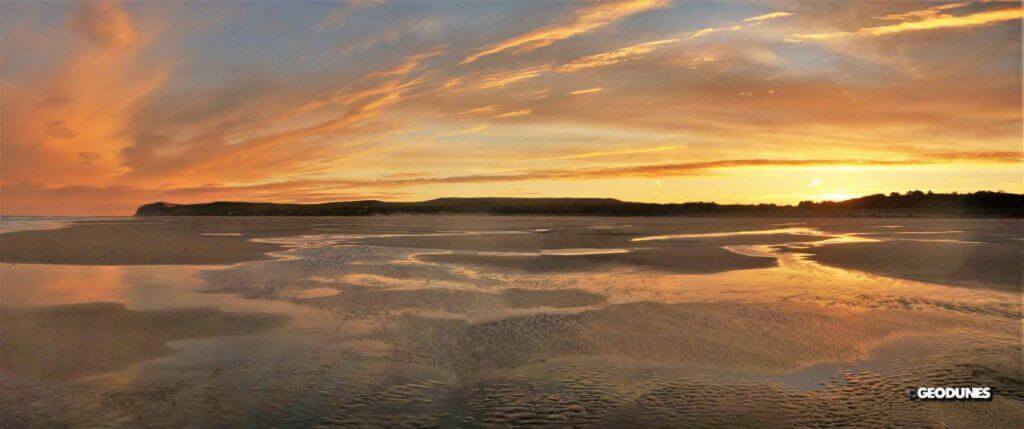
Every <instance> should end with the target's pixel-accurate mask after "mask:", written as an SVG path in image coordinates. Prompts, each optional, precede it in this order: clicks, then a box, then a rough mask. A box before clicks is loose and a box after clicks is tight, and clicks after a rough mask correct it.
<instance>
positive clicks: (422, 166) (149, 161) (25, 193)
mask: <svg viewBox="0 0 1024 429" xmlns="http://www.w3.org/2000/svg"><path fill="white" fill-rule="evenodd" d="M1021 23H1022V5H1021V3H1020V2H1003V1H982V2H914V1H893V2H884V1H870V2H862V1H852V0H847V1H838V2H828V1H808V2H784V1H770V0H765V1H756V0H751V1H734V2H725V1H722V2H700V1H670V0H624V1H614V2H612V1H609V2H589V1H587V2H568V1H557V2H555V1H516V2H499V1H478V2H470V1H436V2H408V1H405V2H385V1H372V0H364V1H353V2H346V3H331V2H308V3H306V2H283V1H280V2H257V1H245V2H241V1H233V2H207V3H199V2H142V1H139V2H122V3H118V2H107V1H103V2H85V1H81V2H28V1H3V2H0V214H3V215H28V214H34V215H130V214H132V213H133V212H134V209H135V208H136V207H138V206H139V205H141V204H145V203H149V202H154V201H167V202H173V203H196V202H208V201H216V200H230V201H275V202H300V203H317V202H327V201H346V200H361V199H379V200H389V201H417V200H425V199H431V198H437V197H487V196H500V197H609V198H618V199H622V200H630V201H649V202H683V201H716V202H720V203H761V202H766V203H780V204H793V203H796V202H799V201H802V200H841V199H845V198H849V197H852V196H860V195H867V194H873V193H889V192H893V191H898V192H906V191H908V190H917V189H920V190H932V191H935V192H951V191H957V192H969V191H976V190H1002V191H1007V192H1018V193H1019V192H1024V167H1022V137H1024V135H1022V132H1024V117H1022V98H1021V97H1022V88H1021V85H1022V84H1021V81H1022V56H1021V37H1022V35H1021Z"/></svg>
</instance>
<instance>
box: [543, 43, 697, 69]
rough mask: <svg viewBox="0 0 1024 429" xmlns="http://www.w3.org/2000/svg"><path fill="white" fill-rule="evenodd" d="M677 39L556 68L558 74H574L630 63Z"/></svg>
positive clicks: (641, 45) (634, 47) (618, 51)
mask: <svg viewBox="0 0 1024 429" xmlns="http://www.w3.org/2000/svg"><path fill="white" fill-rule="evenodd" d="M677 41H679V39H665V40H658V41H654V42H647V43H641V44H638V45H633V46H627V47H624V48H619V49H616V50H614V51H610V52H603V53H600V54H594V55H590V56H586V57H583V58H580V59H577V60H575V61H573V62H571V63H569V64H565V65H563V66H561V67H559V68H558V71H559V72H563V73H564V72H575V71H580V70H585V69H589V68H594V67H604V66H610V65H613V64H618V63H621V62H625V61H631V60H634V59H637V58H641V57H643V55H644V54H646V53H648V52H651V51H653V50H655V49H657V48H658V47H659V46H661V45H664V44H667V43H673V42H677Z"/></svg>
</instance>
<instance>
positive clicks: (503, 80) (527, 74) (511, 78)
mask: <svg viewBox="0 0 1024 429" xmlns="http://www.w3.org/2000/svg"><path fill="white" fill-rule="evenodd" d="M548 71H551V65H550V64H544V65H539V66H533V67H527V68H524V69H520V70H512V71H503V72H498V73H494V74H490V75H486V76H481V77H479V78H478V79H474V80H475V81H477V83H476V85H475V86H474V87H475V88H476V89H491V88H503V87H505V86H506V85H511V84H513V83H516V82H520V81H524V80H527V79H533V78H535V77H537V76H540V75H541V74H544V73H546V72H548Z"/></svg>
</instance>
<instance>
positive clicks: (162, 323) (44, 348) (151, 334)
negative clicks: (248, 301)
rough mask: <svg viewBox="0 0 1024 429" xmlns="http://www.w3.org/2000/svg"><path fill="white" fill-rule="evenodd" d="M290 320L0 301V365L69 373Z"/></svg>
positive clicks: (33, 373) (45, 375)
mask: <svg viewBox="0 0 1024 429" xmlns="http://www.w3.org/2000/svg"><path fill="white" fill-rule="evenodd" d="M286 320H287V318H286V317H282V316H280V315H268V314H231V313H223V312H220V311H217V310H214V309H209V308H183V309H174V310H161V311H129V310H127V309H126V308H125V306H124V305H123V304H116V303H92V304H72V305H58V306H43V307H2V308H0V326H2V327H3V328H2V329H0V342H2V343H3V345H4V346H3V347H2V348H0V371H3V372H6V373H10V374H14V375H16V376H27V377H29V378H40V379H61V380H64V379H71V378H75V377H78V376H83V375H90V374H96V373H102V372H108V371H112V370H115V369H119V368H124V367H126V366H128V365H129V364H132V363H135V362H139V361H143V360H147V359H153V358H155V357H159V356H165V355H168V354H170V353H172V351H173V350H172V349H170V348H169V347H167V343H168V342H170V341H174V340H181V339H186V338H204V337H216V336H223V335H242V334H255V333H260V332H264V331H267V330H270V329H273V328H275V327H279V326H281V325H283V324H284V323H285V321H286Z"/></svg>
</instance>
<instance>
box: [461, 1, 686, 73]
mask: <svg viewBox="0 0 1024 429" xmlns="http://www.w3.org/2000/svg"><path fill="white" fill-rule="evenodd" d="M666 4H667V1H666V0H626V1H618V2H608V3H600V4H597V5H594V6H591V7H588V8H586V9H582V10H580V11H578V12H577V13H576V16H575V17H574V18H573V20H572V21H571V22H568V23H565V24H560V25H555V26H551V27H545V28H541V29H538V30H534V31H531V32H529V33H526V34H523V35H520V36H516V37H513V38H511V39H507V40H504V41H502V42H499V43H497V44H495V45H493V46H491V47H489V48H487V49H484V50H482V51H479V52H477V53H474V54H472V55H470V56H468V57H466V58H465V59H464V60H462V63H461V64H468V63H471V62H474V61H476V60H479V59H480V58H483V57H486V56H488V55H493V54H496V53H499V52H502V51H506V50H510V49H514V50H516V51H517V52H529V51H532V50H534V49H538V48H542V47H545V46H548V45H550V44H552V43H554V42H557V41H559V40H564V39H568V38H570V37H573V36H576V35H579V34H583V33H587V32H590V31H593V30H596V29H598V28H601V27H604V26H606V25H608V24H611V23H613V22H615V21H618V20H620V19H622V18H625V17H628V16H631V15H634V14H637V13H640V12H645V11H648V10H651V9H656V8H659V7H663V6H665V5H666Z"/></svg>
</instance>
